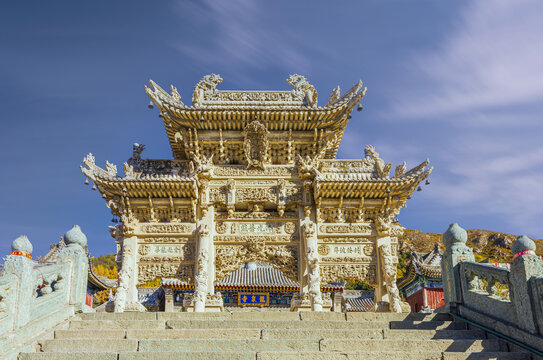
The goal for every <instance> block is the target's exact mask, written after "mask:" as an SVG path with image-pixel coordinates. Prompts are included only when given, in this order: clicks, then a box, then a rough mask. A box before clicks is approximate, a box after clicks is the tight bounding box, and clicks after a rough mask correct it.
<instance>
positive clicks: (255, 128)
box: [82, 74, 432, 312]
mask: <svg viewBox="0 0 543 360" xmlns="http://www.w3.org/2000/svg"><path fill="white" fill-rule="evenodd" d="M221 82H222V78H221V77H220V76H219V75H215V74H212V75H207V76H205V77H204V78H203V79H202V80H201V81H200V82H198V84H196V86H195V88H194V91H193V94H192V105H190V106H189V105H186V104H185V103H184V102H183V101H182V99H181V95H180V93H179V92H178V91H177V89H176V88H175V87H173V86H171V89H170V92H167V91H165V90H163V89H162V88H161V87H160V86H158V85H157V84H155V83H154V82H153V81H151V82H150V86H149V87H148V88H146V92H147V94H148V95H149V97H150V98H151V100H152V103H153V104H154V105H155V106H156V107H158V110H159V111H160V118H161V119H162V122H163V124H164V128H165V130H166V134H167V136H168V139H169V143H170V146H171V149H172V156H173V159H168V160H151V159H145V158H143V157H142V152H143V151H144V149H145V146H144V145H139V144H135V145H134V148H133V155H132V157H131V158H130V159H128V161H127V162H125V163H124V164H123V166H122V167H123V170H124V174H123V175H120V174H119V173H118V170H117V166H116V165H114V164H111V163H109V162H106V166H105V168H102V167H99V166H98V165H97V164H96V162H95V158H94V156H93V155H92V154H89V155H87V156H86V157H85V159H84V160H83V163H84V165H85V166H84V167H82V171H83V173H84V174H85V176H86V177H87V178H88V179H89V180H91V181H92V182H93V183H94V186H95V187H96V189H97V190H98V191H99V192H100V194H101V195H102V197H103V199H104V200H105V202H106V204H107V205H108V207H109V208H110V209H111V212H112V214H113V215H114V216H116V217H118V218H119V224H117V225H116V226H112V227H110V229H111V235H112V236H113V237H114V238H115V241H116V243H117V261H118V263H119V265H120V266H119V268H120V271H119V288H118V290H117V294H116V298H115V311H118V312H122V311H143V310H144V309H143V307H142V306H141V304H139V302H138V298H137V285H138V284H141V283H145V282H147V281H150V280H154V279H156V278H161V279H172V278H173V279H177V280H179V281H180V282H183V283H187V284H190V286H192V287H193V288H194V293H193V296H192V297H190V298H189V297H187V298H185V299H184V301H185V302H186V303H187V308H188V309H190V311H196V312H201V311H219V310H221V309H222V308H223V307H224V299H223V295H222V294H221V293H220V291H219V290H218V289H217V287H218V286H219V285H220V284H221V281H222V280H223V279H225V278H227V277H228V276H230V275H231V274H232V273H233V272H235V271H236V270H238V269H240V268H241V267H242V266H243V264H246V263H250V262H256V261H263V262H266V263H269V264H271V266H273V267H274V268H275V269H277V270H278V271H280V272H281V273H282V275H283V276H285V277H286V278H288V279H290V280H292V281H293V282H295V283H297V284H299V288H298V291H297V293H296V294H295V295H294V296H293V297H292V299H291V304H290V307H291V309H292V310H293V311H297V310H313V311H322V310H323V309H329V308H331V306H332V301H331V299H329V298H328V297H327V296H323V294H322V287H323V286H326V285H327V284H329V283H333V282H335V281H338V280H341V279H359V280H362V281H365V282H366V283H368V284H370V285H372V286H373V287H374V288H375V298H374V303H375V306H379V307H380V309H386V310H389V311H396V312H399V311H401V299H400V295H399V292H398V288H397V286H396V263H397V244H398V241H397V236H398V234H400V233H401V232H402V229H403V228H402V227H401V225H400V224H399V223H398V221H397V219H396V216H397V215H398V213H399V211H400V209H402V208H404V207H405V206H406V202H407V200H408V199H409V198H410V196H411V195H412V194H413V192H414V191H415V190H416V189H417V186H418V185H419V183H420V182H421V181H423V180H424V179H426V178H427V177H428V175H429V174H430V172H431V170H432V169H431V168H428V163H429V162H428V160H426V161H424V162H422V163H421V164H420V165H417V166H415V167H414V168H412V169H410V170H408V169H407V167H406V164H405V162H404V163H403V164H400V165H398V166H396V167H395V168H394V170H393V172H392V173H391V170H392V164H390V163H386V162H385V161H383V160H382V159H381V158H380V156H379V154H378V153H377V151H376V150H375V148H374V147H373V146H371V145H367V146H366V147H365V149H364V157H363V158H362V159H359V160H343V159H341V160H340V159H337V158H336V156H337V152H338V148H339V145H340V142H341V139H342V137H343V134H344V132H345V129H346V127H347V123H348V121H349V119H350V118H351V115H350V114H351V112H352V111H353V109H354V108H355V107H356V106H357V105H358V104H359V102H360V101H361V100H362V98H363V97H364V94H365V92H366V89H365V88H363V86H362V82H359V83H357V84H355V85H354V86H353V87H352V88H351V89H349V90H347V91H346V92H345V93H343V94H341V92H340V89H339V87H337V88H335V89H334V90H333V91H332V93H331V94H330V96H329V98H328V102H327V103H326V104H325V105H324V106H318V94H317V91H316V90H315V88H314V87H313V86H312V85H311V84H310V83H309V82H308V81H307V80H306V79H305V78H304V77H303V76H300V75H291V76H290V77H289V78H288V79H287V83H288V84H289V85H290V86H291V87H292V89H291V90H280V91H225V90H219V89H217V86H218V85H219V84H220V83H221ZM361 150H362V149H361ZM251 299H252V298H251ZM255 299H256V298H255ZM228 301H230V300H228Z"/></svg>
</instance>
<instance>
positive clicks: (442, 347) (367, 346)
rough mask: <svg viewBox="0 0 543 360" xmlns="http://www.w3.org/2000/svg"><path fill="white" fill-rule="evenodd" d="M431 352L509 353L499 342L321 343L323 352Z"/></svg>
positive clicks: (331, 340) (347, 341) (408, 341)
mask: <svg viewBox="0 0 543 360" xmlns="http://www.w3.org/2000/svg"><path fill="white" fill-rule="evenodd" d="M345 349H349V350H350V351H409V350H415V349H416V350H417V351H422V352H424V351H429V352H439V351H448V352H465V351H468V352H479V351H507V349H506V345H505V343H502V342H500V341H499V340H472V339H470V340H461V339H459V340H450V339H447V340H412V339H385V340H380V341H375V340H357V341H352V340H348V339H347V340H337V339H323V340H321V341H320V350H321V351H345Z"/></svg>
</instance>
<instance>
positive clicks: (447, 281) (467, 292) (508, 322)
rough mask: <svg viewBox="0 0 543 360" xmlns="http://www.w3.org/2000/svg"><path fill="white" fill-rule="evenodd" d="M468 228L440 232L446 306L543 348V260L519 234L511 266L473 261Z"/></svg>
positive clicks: (504, 334)
mask: <svg viewBox="0 0 543 360" xmlns="http://www.w3.org/2000/svg"><path fill="white" fill-rule="evenodd" d="M466 241H467V233H466V231H465V230H464V229H462V228H461V227H460V226H458V224H452V225H451V226H450V227H449V229H448V230H447V232H445V233H444V234H443V242H444V243H445V246H446V247H447V249H446V250H445V253H444V254H443V261H442V263H441V269H442V277H443V290H444V292H445V305H446V307H447V308H448V310H449V312H450V313H452V314H453V315H457V316H460V317H462V318H464V319H466V320H468V321H472V322H473V323H476V324H478V325H481V326H484V327H485V328H487V329H490V330H492V331H495V332H496V333H497V334H501V335H503V336H504V337H507V338H509V339H512V340H514V341H518V342H519V343H521V344H525V345H528V346H530V347H531V348H532V349H536V351H540V352H543V260H542V259H541V257H540V256H537V255H536V253H535V250H536V246H535V243H534V242H533V241H532V240H531V239H529V238H528V237H526V236H519V237H518V238H517V240H516V241H515V243H513V246H512V247H511V251H512V253H513V254H514V259H513V262H512V263H511V269H510V270H508V269H502V268H496V267H493V266H490V265H485V264H479V263H476V262H475V258H474V255H473V249H471V248H469V247H468V246H466Z"/></svg>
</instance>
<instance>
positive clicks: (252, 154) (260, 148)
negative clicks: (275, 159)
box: [243, 120, 269, 169]
mask: <svg viewBox="0 0 543 360" xmlns="http://www.w3.org/2000/svg"><path fill="white" fill-rule="evenodd" d="M244 136H245V140H244V141H243V151H244V153H245V159H246V160H247V169H250V168H259V169H264V165H265V164H266V163H268V147H269V144H268V136H269V133H268V130H267V129H266V127H265V126H264V125H263V124H262V123H260V122H259V121H257V120H255V121H253V122H251V123H250V124H249V125H247V127H246V128H245V130H244Z"/></svg>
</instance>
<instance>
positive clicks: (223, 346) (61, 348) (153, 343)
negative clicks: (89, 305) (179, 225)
mask: <svg viewBox="0 0 543 360" xmlns="http://www.w3.org/2000/svg"><path fill="white" fill-rule="evenodd" d="M41 349H42V351H43V352H64V353H66V352H125V351H143V352H162V351H180V350H181V349H182V351H188V352H202V351H204V352H205V351H218V352H244V351H249V352H251V351H253V352H255V351H318V350H319V341H318V340H299V339H278V340H260V339H259V340H254V339H245V340H238V339H228V340H226V339H198V340H195V339H156V340H155V339H140V340H132V339H111V340H110V339H56V340H44V341H42V342H41Z"/></svg>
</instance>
